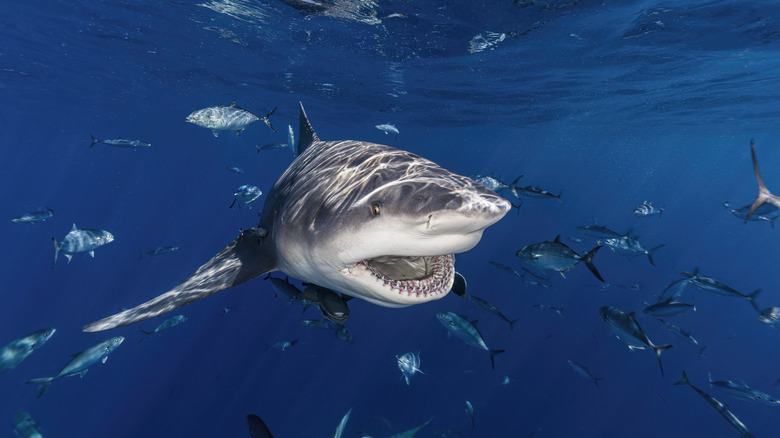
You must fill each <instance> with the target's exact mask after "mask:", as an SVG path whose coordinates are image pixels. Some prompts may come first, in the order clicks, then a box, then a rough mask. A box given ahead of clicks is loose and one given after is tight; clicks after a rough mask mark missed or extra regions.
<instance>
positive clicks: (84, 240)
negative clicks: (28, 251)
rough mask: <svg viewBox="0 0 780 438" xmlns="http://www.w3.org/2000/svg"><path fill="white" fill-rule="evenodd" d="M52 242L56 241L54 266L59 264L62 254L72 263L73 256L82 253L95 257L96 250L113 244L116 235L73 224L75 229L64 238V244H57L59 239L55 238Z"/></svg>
mask: <svg viewBox="0 0 780 438" xmlns="http://www.w3.org/2000/svg"><path fill="white" fill-rule="evenodd" d="M51 240H52V241H54V264H56V263H57V255H58V254H59V253H60V252H62V253H63V254H65V258H67V259H68V263H70V260H71V259H72V258H73V255H74V254H78V253H80V252H86V253H87V254H89V255H90V256H92V257H95V249H97V248H99V247H101V246H103V245H106V244H109V243H111V242H113V241H114V235H113V234H111V233H109V232H108V231H105V230H96V229H90V228H82V229H79V228H77V227H76V224H73V228H71V230H70V232H69V233H68V234H66V235H65V237H63V238H62V242H60V243H57V239H55V238H54V237H52V238H51ZM54 264H52V266H54Z"/></svg>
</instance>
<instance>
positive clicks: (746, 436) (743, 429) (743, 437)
mask: <svg viewBox="0 0 780 438" xmlns="http://www.w3.org/2000/svg"><path fill="white" fill-rule="evenodd" d="M674 384H675V385H688V386H690V387H691V388H693V390H694V391H696V393H697V394H699V396H700V397H701V398H703V399H704V400H705V401H706V402H707V403H709V404H710V406H712V407H713V408H714V409H715V410H716V411H718V413H719V414H720V415H722V416H723V418H725V419H726V421H728V422H729V424H731V426H732V427H733V428H734V429H735V430H736V431H737V434H739V436H740V438H755V435H753V434H752V433H750V431H749V430H748V428H747V426H745V423H743V422H742V421H740V419H739V418H737V416H736V415H734V414H733V413H732V412H731V410H729V407H728V406H726V405H724V404H723V403H721V402H720V401H718V400H717V399H716V398H715V397H713V396H711V395H709V394H707V393H706V392H704V391H702V390H701V389H699V388H697V387H695V386H693V385H692V384H691V382H690V381H688V375H687V374H685V370H683V372H682V380H680V381H679V382H675V383H674Z"/></svg>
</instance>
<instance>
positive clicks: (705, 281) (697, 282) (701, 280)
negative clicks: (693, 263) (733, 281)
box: [677, 267, 761, 313]
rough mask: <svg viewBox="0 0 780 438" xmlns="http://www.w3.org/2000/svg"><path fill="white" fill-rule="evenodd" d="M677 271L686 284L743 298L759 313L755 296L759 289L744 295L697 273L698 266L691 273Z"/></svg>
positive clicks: (715, 292) (714, 292)
mask: <svg viewBox="0 0 780 438" xmlns="http://www.w3.org/2000/svg"><path fill="white" fill-rule="evenodd" d="M677 273H678V274H680V275H682V276H683V277H685V280H684V282H685V283H686V284H692V285H694V286H696V287H697V288H699V289H701V290H703V291H706V292H710V293H713V294H716V295H725V296H727V297H736V298H744V299H746V300H748V301H750V304H751V305H752V306H753V308H754V309H756V312H759V313H761V310H760V309H759V308H758V305H757V304H756V297H757V296H758V294H759V293H761V289H756V290H754V291H753V292H752V293H750V294H748V295H745V294H743V293H741V292H739V291H737V290H735V289H734V288H732V287H730V286H728V285H726V284H724V283H722V282H720V281H718V280H716V279H714V278H710V277H705V276H703V275H699V268H698V267H696V268H694V270H693V273H689V272H685V271H677Z"/></svg>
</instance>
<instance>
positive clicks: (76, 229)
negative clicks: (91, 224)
mask: <svg viewBox="0 0 780 438" xmlns="http://www.w3.org/2000/svg"><path fill="white" fill-rule="evenodd" d="M78 229H79V228H78V227H77V226H76V223H75V222H73V227H72V228H71V229H70V230H71V231H78Z"/></svg>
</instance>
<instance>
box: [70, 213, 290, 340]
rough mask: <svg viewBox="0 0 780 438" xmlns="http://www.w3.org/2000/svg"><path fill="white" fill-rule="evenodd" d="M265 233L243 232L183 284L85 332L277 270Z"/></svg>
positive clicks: (125, 322)
mask: <svg viewBox="0 0 780 438" xmlns="http://www.w3.org/2000/svg"><path fill="white" fill-rule="evenodd" d="M266 234H267V233H266V231H265V230H263V229H261V228H250V229H248V230H244V231H242V232H241V235H240V236H238V238H237V239H236V240H234V241H233V242H232V243H231V244H230V245H228V246H227V247H225V249H223V250H222V251H220V253H219V254H217V255H216V256H214V258H212V259H211V260H209V261H208V262H206V263H205V264H204V265H203V266H201V267H200V268H198V270H197V271H195V273H194V274H192V275H191V276H190V277H189V278H188V279H187V280H185V281H184V282H183V283H181V284H179V285H178V286H176V287H174V288H173V289H171V290H170V291H168V292H166V293H164V294H162V295H160V296H158V297H157V298H153V299H151V300H149V301H147V302H145V303H143V304H140V305H138V306H136V307H134V308H132V309H128V310H125V311H123V312H120V313H117V314H115V315H112V316H109V317H107V318H103V319H101V320H100V321H96V322H93V323H91V324H87V325H86V326H84V328H83V329H82V330H84V331H85V332H99V331H103V330H108V329H112V328H115V327H120V326H124V325H128V324H132V323H135V322H138V321H143V320H145V319H149V318H153V317H155V316H157V315H160V314H162V313H165V312H170V311H171V310H174V309H178V308H179V307H182V306H185V305H187V304H189V303H192V302H194V301H197V300H200V299H202V298H206V297H207V296H209V295H213V294H215V293H217V292H221V291H223V290H225V289H228V288H231V287H233V286H236V285H238V284H241V283H243V282H245V281H248V280H251V279H253V278H255V277H258V276H260V275H263V274H266V273H268V272H271V271H273V270H275V269H276V252H275V248H274V245H273V242H272V241H271V239H269V238H267V237H266Z"/></svg>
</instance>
